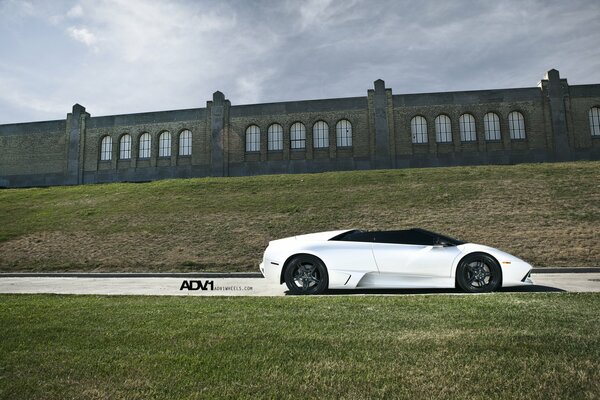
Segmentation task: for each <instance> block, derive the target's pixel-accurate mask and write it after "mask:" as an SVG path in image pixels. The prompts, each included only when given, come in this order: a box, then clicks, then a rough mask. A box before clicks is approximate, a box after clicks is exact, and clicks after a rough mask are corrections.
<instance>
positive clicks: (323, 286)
mask: <svg viewBox="0 0 600 400" xmlns="http://www.w3.org/2000/svg"><path fill="white" fill-rule="evenodd" d="M301 261H304V262H310V263H311V264H313V265H315V266H316V267H317V269H318V270H319V274H320V275H321V277H322V278H321V282H319V284H318V285H317V286H316V287H314V288H313V289H312V290H310V291H304V290H302V289H300V288H298V287H297V286H296V285H295V284H294V279H293V277H292V272H293V270H294V265H295V264H297V263H298V262H301ZM283 278H284V281H285V284H286V286H287V287H288V289H289V290H290V292H291V293H292V294H300V295H305V294H321V293H323V292H324V291H325V290H327V287H328V286H329V275H328V274H327V268H325V264H323V262H322V261H321V260H319V259H318V258H317V257H315V256H311V255H308V254H306V255H298V256H295V257H294V258H292V259H290V260H289V261H288V262H287V263H286V268H285V272H284V274H283Z"/></svg>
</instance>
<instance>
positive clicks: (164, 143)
mask: <svg viewBox="0 0 600 400" xmlns="http://www.w3.org/2000/svg"><path fill="white" fill-rule="evenodd" d="M158 156H159V157H171V134H170V133H169V132H163V133H161V134H160V136H159V137H158Z"/></svg>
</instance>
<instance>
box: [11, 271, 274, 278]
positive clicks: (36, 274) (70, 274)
mask: <svg viewBox="0 0 600 400" xmlns="http://www.w3.org/2000/svg"><path fill="white" fill-rule="evenodd" d="M262 277H263V276H262V274H261V273H260V272H6V273H0V278H186V279H193V278H262Z"/></svg>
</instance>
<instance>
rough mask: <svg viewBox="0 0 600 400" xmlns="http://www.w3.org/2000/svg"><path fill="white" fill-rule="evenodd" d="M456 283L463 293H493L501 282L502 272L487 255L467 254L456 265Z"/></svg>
mask: <svg viewBox="0 0 600 400" xmlns="http://www.w3.org/2000/svg"><path fill="white" fill-rule="evenodd" d="M456 282H457V283H458V286H459V287H460V288H461V289H462V290H464V291H465V292H469V293H485V292H493V291H494V290H496V289H498V287H499V286H500V283H501V282H502V270H501V269H500V265H498V262H497V261H496V260H495V259H494V258H493V257H491V256H490V255H488V254H484V253H475V254H469V255H468V256H466V257H465V258H463V259H462V260H460V263H459V264H458V268H457V269H456Z"/></svg>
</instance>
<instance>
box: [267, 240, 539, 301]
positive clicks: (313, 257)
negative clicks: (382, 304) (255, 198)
mask: <svg viewBox="0 0 600 400" xmlns="http://www.w3.org/2000/svg"><path fill="white" fill-rule="evenodd" d="M531 268H532V267H531V265H529V264H528V263H526V262H525V261H523V260H521V259H519V258H517V257H515V256H512V255H510V254H508V253H505V252H503V251H501V250H498V249H495V248H493V247H488V246H483V245H480V244H475V243H465V242H461V241H460V240H457V239H453V238H450V237H447V236H444V235H440V234H438V233H433V232H429V231H426V230H424V229H408V230H401V231H361V230H341V231H331V232H321V233H312V234H308V235H300V236H294V237H289V238H285V239H279V240H273V241H271V242H269V246H268V247H267V249H266V250H265V254H264V257H263V261H262V263H261V264H260V271H261V272H262V274H263V276H264V277H265V278H266V279H268V280H270V281H272V282H276V283H277V284H282V283H284V282H285V283H286V285H287V287H288V288H289V290H290V291H291V292H292V293H294V294H319V293H322V292H323V291H325V290H326V289H367V288H369V289H372V288H388V289H391V288H394V289H398V288H455V287H459V288H461V289H463V290H464V291H466V292H490V291H493V290H496V289H497V288H499V287H506V286H521V285H530V284H532V283H533V282H532V281H531V278H530V273H531Z"/></svg>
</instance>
